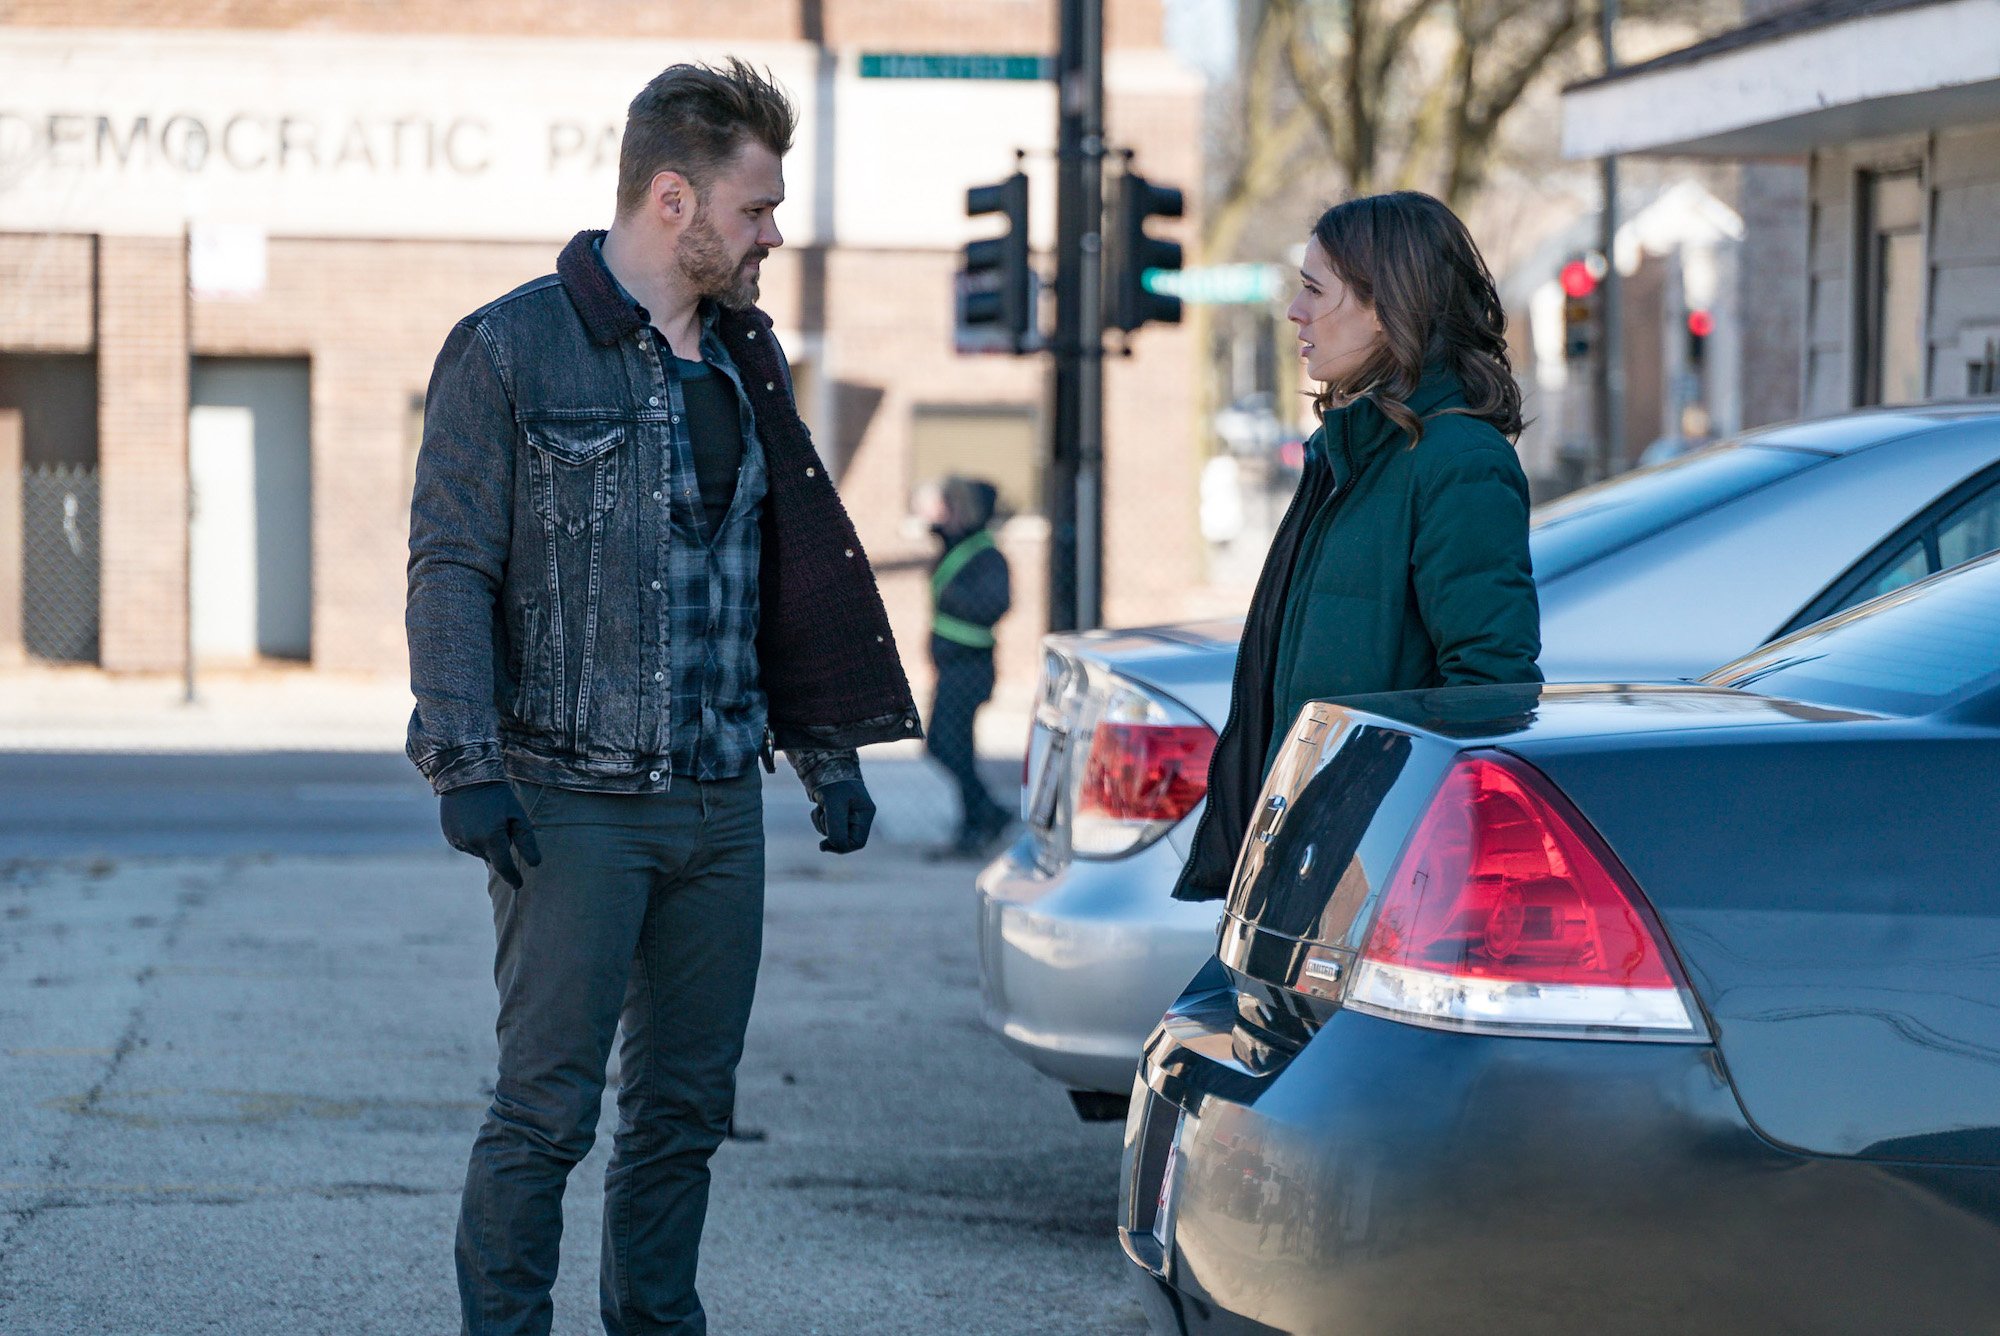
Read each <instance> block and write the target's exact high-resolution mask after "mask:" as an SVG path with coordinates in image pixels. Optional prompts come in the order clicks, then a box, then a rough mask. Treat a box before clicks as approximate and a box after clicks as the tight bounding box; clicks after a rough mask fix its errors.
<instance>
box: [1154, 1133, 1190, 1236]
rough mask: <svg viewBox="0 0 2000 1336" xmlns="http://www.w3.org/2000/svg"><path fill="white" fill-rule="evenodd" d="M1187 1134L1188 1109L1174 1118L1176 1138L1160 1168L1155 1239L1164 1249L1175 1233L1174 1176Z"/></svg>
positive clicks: (1155, 1210)
mask: <svg viewBox="0 0 2000 1336" xmlns="http://www.w3.org/2000/svg"><path fill="white" fill-rule="evenodd" d="M1186 1135H1187V1111H1186V1110H1185V1109H1183V1110H1181V1111H1180V1112H1179V1113H1178V1114H1177V1115H1176V1116H1175V1118H1174V1139H1173V1140H1172V1141H1171V1142H1169V1143H1168V1145H1167V1162H1166V1165H1165V1166H1164V1167H1162V1168H1161V1170H1160V1200H1159V1201H1158V1203H1157V1204H1156V1205H1155V1207H1154V1209H1153V1239H1154V1241H1155V1242H1157V1243H1158V1244H1159V1245H1160V1247H1161V1248H1162V1249H1164V1248H1166V1246H1167V1240H1168V1239H1169V1238H1170V1237H1171V1236H1172V1234H1173V1221H1172V1219H1171V1217H1170V1213H1171V1212H1172V1210H1173V1204H1174V1176H1175V1175H1176V1174H1177V1173H1178V1172H1179V1171H1180V1167H1181V1138H1182V1137H1184V1136H1186Z"/></svg>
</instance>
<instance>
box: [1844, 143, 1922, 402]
mask: <svg viewBox="0 0 2000 1336" xmlns="http://www.w3.org/2000/svg"><path fill="white" fill-rule="evenodd" d="M1860 197H1861V205H1862V207H1861V236H1860V241H1861V255H1860V265H1859V275H1860V279H1861V282H1860V285H1859V291H1860V296H1861V303H1860V312H1859V314H1860V317H1861V330H1860V333H1861V337H1860V338H1859V339H1858V340H1857V341H1856V343H1857V346H1858V348H1859V350H1860V354H1861V356H1860V366H1859V373H1860V374H1859V386H1860V390H1861V393H1860V397H1859V402H1860V403H1862V404H1908V403H1916V402H1918V401H1920V400H1921V399H1923V397H1924V371H1925V356H1924V298H1925V287H1926V280H1927V278H1928V275H1929V272H1930V268H1929V265H1928V263H1927V262H1926V259H1925V255H1924V187H1923V180H1922V177H1921V176H1920V175H1919V174H1918V173H1917V172H1916V171H1915V170H1910V171H1900V172H1870V173H1866V174H1864V175H1863V176H1862V178H1861V191H1860Z"/></svg>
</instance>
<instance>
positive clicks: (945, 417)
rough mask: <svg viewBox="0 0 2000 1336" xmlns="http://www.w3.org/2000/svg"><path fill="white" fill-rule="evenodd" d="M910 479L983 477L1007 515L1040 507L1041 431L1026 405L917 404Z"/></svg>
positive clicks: (917, 483)
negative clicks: (995, 493) (991, 485)
mask: <svg viewBox="0 0 2000 1336" xmlns="http://www.w3.org/2000/svg"><path fill="white" fill-rule="evenodd" d="M910 438H911V439H910V473H911V477H910V482H911V484H912V485H913V486H922V485H923V484H925V483H931V482H936V481H938V480H939V479H941V478H944V477H946V476H948V475H950V474H958V475H960V476H962V477H967V478H981V479H984V480H985V481H987V482H990V483H992V484H993V486H994V487H995V488H996V489H997V490H998V491H999V493H1000V509H1001V512H1002V513H1003V514H1009V515H1039V514H1041V512H1042V448H1041V434H1040V432H1039V431H1038V430H1037V428H1036V423H1035V410H1034V409H1033V408H1031V407H1028V406H1027V405H1024V404H919V405H917V406H916V410H915V412H914V414H913V415H912V418H911V423H910Z"/></svg>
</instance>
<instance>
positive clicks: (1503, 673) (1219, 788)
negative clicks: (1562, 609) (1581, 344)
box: [1174, 370, 1541, 900]
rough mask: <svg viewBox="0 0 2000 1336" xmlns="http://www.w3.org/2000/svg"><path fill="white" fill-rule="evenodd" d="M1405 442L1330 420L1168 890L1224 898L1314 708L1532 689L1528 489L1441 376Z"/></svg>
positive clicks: (1276, 542) (1318, 436)
mask: <svg viewBox="0 0 2000 1336" xmlns="http://www.w3.org/2000/svg"><path fill="white" fill-rule="evenodd" d="M1409 406H1410V408H1411V410H1412V411H1414V412H1415V413H1416V414H1417V416H1418V417H1419V418H1420V419H1421V420H1422V421H1423V424H1424V430H1423V436H1422V438H1421V439H1420V440H1418V441H1417V442H1416V443H1415V444H1412V443H1411V441H1410V439H1409V436H1408V434H1407V433H1406V432H1404V431H1403V430H1402V429H1401V428H1399V427H1398V426H1396V424H1395V423H1394V422H1392V421H1390V420H1389V418H1388V417H1387V416H1386V415H1385V414H1383V412H1382V411H1381V410H1380V409H1379V408H1377V407H1376V406H1375V404H1374V402H1373V401H1372V400H1369V399H1365V398H1364V399H1358V400H1356V401H1355V402H1353V403H1351V404H1349V405H1347V406H1346V407H1344V408H1340V409H1336V410H1334V411H1333V412H1330V413H1328V414H1327V415H1326V418H1325V421H1324V422H1323V424H1322V425H1321V427H1320V429H1319V431H1317V432H1315V433H1314V434H1313V438H1312V440H1311V441H1310V442H1308V443H1307V465H1306V473H1305V477H1304V478H1303V479H1302V480H1301V481H1300V484H1299V494H1298V497H1297V498H1296V499H1295V500H1294V503H1293V506H1292V511H1291V513H1290V514H1288V515H1287V516H1286V519H1285V522H1284V523H1283V524H1282V525H1281V526H1280V527H1279V531H1278V534H1277V536H1276V537H1275V538H1274V539H1273V541H1272V544H1271V555H1270V557H1269V558H1268V559H1267V562H1266V565H1265V570H1264V575H1263V578H1262V579H1261V580H1260V581H1259V584H1258V590H1257V594H1256V596H1255V597H1254V599H1253V600H1252V603H1251V607H1250V613H1249V619H1248V621H1247V622H1246V624H1245V626H1244V635H1243V643H1242V648H1241V650H1240V651H1239V653H1238V658H1237V667H1236V681H1235V691H1234V698H1233V700H1232V703H1231V705H1230V716H1229V722H1228V724H1226V725H1225V726H1224V729H1223V733H1222V738H1221V740H1220V741H1219V742H1218V744H1217V746H1216V750H1215V758H1214V760H1213V762H1211V765H1210V771H1209V793H1208V809H1207V811H1206V813H1205V814H1204V815H1203V817H1202V820H1201V825H1200V827H1199V828H1198V829H1197V831H1196V833H1195V841H1194V847H1193V849H1192V850H1191V851H1190V856H1189V859H1188V864H1187V867H1186V869H1185V870H1184V871H1183V873H1182V876H1181V880H1180V882H1179V884H1178V885H1177V886H1176V887H1175V890H1174V894H1175V895H1176V896H1177V897H1179V898H1181V899H1196V900H1205V899H1214V898H1218V897H1220V896H1222V895H1224V894H1226V893H1227V890H1228V879H1229V875H1230V870H1231V869H1232V868H1233V867H1234V865H1235V862H1236V851H1237V846H1238V845H1239V844H1240V843H1241V842H1242V839H1243V835H1244V832H1245V831H1246V830H1247V829H1248V826H1249V814H1250V807H1251V805H1252V804H1253V803H1254V802H1255V801H1256V797H1257V792H1258V790H1259V789H1260V788H1261V787H1262V785H1263V781H1264V775H1265V772H1266V770H1267V769H1268V767H1269V765H1270V762H1271V760H1272V759H1273V758H1274V757H1275V756H1276V753H1277V748H1278V745H1279V743H1280V742H1281V741H1282V740H1283V737H1284V733H1285V730H1286V729H1287V728H1289V727H1290V725H1291V723H1292V721H1293V720H1294V719H1295V718H1297V716H1298V712H1299V710H1300V708H1301V707H1303V706H1304V705H1305V704H1306V702H1308V701H1312V700H1319V699H1324V698H1327V697H1341V696H1358V695H1365V694H1368V693H1372V692H1378V691H1412V690H1419V689H1422V688H1427V687H1439V686H1469V685H1474V684H1479V683H1488V682H1538V681H1540V680H1541V672H1540V670H1539V669H1537V668H1536V666H1535V657H1536V655H1538V654H1539V653H1540V652H1541V618H1540V611H1539V608H1538V606H1537V604H1536V601H1535V584H1534V575H1533V571H1532V569H1531V567H1530V564H1529V558H1528V480H1527V477H1526V475H1525V474H1523V473H1522V471H1521V464H1520V460H1519V459H1518V458H1517V457H1516V455H1515V453H1514V447H1513V446H1512V445H1511V444H1510V443H1509V442H1508V440H1507V438H1506V437H1504V436H1502V435H1501V434H1500V432H1499V431H1498V430H1496V429H1495V428H1494V427H1493V426H1492V425H1491V424H1490V423H1487V422H1485V421H1483V420H1482V419H1479V418H1474V417H1470V416H1467V415H1466V414H1464V413H1462V412H1459V413H1454V412H1452V411H1451V410H1452V409H1455V408H1456V409H1463V408H1464V407H1465V399H1464V396H1463V395H1462V394H1461V392H1460V390H1459V386H1458V383H1457V382H1456V380H1454V379H1453V378H1452V377H1451V376H1450V375H1449V374H1448V373H1446V372H1444V371H1442V370H1437V371H1433V372H1432V373H1431V374H1430V375H1427V376H1426V377H1425V378H1424V380H1423V382H1422V383H1421V384H1420V385H1419V386H1418V387H1417V392H1416V393H1415V394H1414V395H1412V396H1411V397H1410V400H1409Z"/></svg>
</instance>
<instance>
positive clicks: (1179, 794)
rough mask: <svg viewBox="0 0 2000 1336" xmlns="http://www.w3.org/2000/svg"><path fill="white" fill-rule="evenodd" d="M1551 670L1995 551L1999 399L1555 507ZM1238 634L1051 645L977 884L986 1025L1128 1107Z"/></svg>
mask: <svg viewBox="0 0 2000 1336" xmlns="http://www.w3.org/2000/svg"><path fill="white" fill-rule="evenodd" d="M1533 526H1534V527H1533V530H1532V532H1531V535H1530V540H1529V541H1530V544H1531V546H1532V548H1533V551H1534V561H1535V579H1536V584H1537V586H1538V589H1539V592H1540V596H1541V604H1542V636H1543V645H1544V648H1543V653H1542V660H1541V662H1542V668H1543V671H1544V673H1545V675H1546V676H1547V677H1548V678H1549V679H1550V680H1551V681H1661V680H1670V679H1673V678H1677V677H1693V676H1696V675H1698V674H1700V673H1703V672H1706V671H1707V670H1708V669H1710V668H1713V667H1714V666H1715V665H1717V664H1719V663H1726V662H1728V661H1729V660H1730V659H1733V658H1735V657H1736V656H1737V655H1739V654H1742V653H1744V652H1746V651H1748V650H1750V649H1753V648H1755V647H1756V646H1758V645H1760V644H1762V643H1764V642H1765V641H1767V640H1769V639H1771V638H1772V637H1773V636H1777V635H1781V634H1783V633H1785V632H1786V631H1789V630H1792V629H1794V628H1796V627H1799V626H1803V625H1805V624H1807V623H1808V622H1812V621H1816V620H1818V619H1819V618H1821V617H1824V616H1826V615H1828V614H1830V613H1833V612H1837V611H1839V610H1840V609H1842V608H1845V607H1851V606H1853V605H1854V604H1856V603H1859V602H1861V601H1863V600H1864V599H1867V598H1869V597H1872V596H1873V595H1875V594H1878V593H1881V592H1883V591H1885V590H1889V589H1894V588H1897V587H1899V586H1901V585H1905V584H1909V583H1910V582H1912V581H1914V580H1918V579H1921V578H1922V577H1924V576H1925V575H1928V574H1929V573H1931V572H1933V571H1938V570H1942V569H1944V568H1946V567H1948V566H1953V565H1956V564H1958V563H1959V562H1962V561H1965V560H1967V559H1968V558H1971V557H1975V556H1978V555H1980V554H1981V553H1985V552H1990V551H1993V550H1994V549H1995V548H2000V404H1996V403H1994V402H1992V401H1987V402H1985V403H1983V404H1960V405H1925V406H1922V407H1916V408H1897V409H1881V410H1870V411H1866V412H1859V413H1850V414H1845V415H1842V416H1840V417H1835V418H1827V419H1825V420H1822V421H1817V422H1804V423H1795V424H1792V425H1789V426H1785V427H1779V428H1775V429H1773V430H1770V431H1765V432H1759V433H1756V434H1754V435H1751V436H1748V437H1745V438H1744V439H1743V440H1741V441H1739V442H1734V443H1730V444H1726V445H1722V446H1719V447H1717V448H1714V449H1711V450H1708V451H1704V452H1702V453H1700V454H1695V455H1690V456H1686V457H1683V458H1681V459H1677V460H1674V461H1672V462H1670V463H1667V464H1663V465H1660V466H1658V467H1656V468H1652V469H1646V470H1642V471H1640V472H1638V473H1632V474H1627V475H1625V476H1624V477H1621V478H1618V479H1616V480H1614V481H1612V482H1609V483H1605V484H1603V485H1601V486H1598V487H1593V488H1590V489H1587V490H1585V491H1581V492H1578V493H1575V494H1573V495H1571V496H1568V497H1565V498H1563V499H1561V500H1559V501H1556V502H1554V503H1552V504H1550V505H1545V506H1542V507H1539V508H1538V509H1537V510H1536V512H1535V515H1534V521H1533ZM1236 630H1237V628H1236V627H1235V626H1233V625H1230V624H1206V625H1201V626H1187V627H1163V628H1154V629H1148V630H1137V631H1102V632H1091V633H1087V634H1083V635H1066V636H1051V637H1049V638H1048V640H1047V641H1046V642H1045V647H1044V648H1045V654H1044V663H1045V666H1044V670H1043V678H1042V686H1041V692H1040V696H1039V702H1040V703H1039V705H1038V708H1037V712H1036V716H1035V724H1034V730H1033V737H1032V740H1031V751H1030V762H1031V764H1030V770H1029V775H1028V786H1027V794H1028V811H1027V817H1028V822H1027V830H1026V832H1025V834H1024V835H1023V837H1022V838H1021V839H1020V840H1019V841H1018V842H1017V843H1016V844H1015V845H1014V846H1013V847H1012V848H1010V849H1008V850H1007V851H1006V852H1005V853H1004V854H1002V855H1001V856H1000V857H999V858H998V859H996V860H995V861H994V862H993V863H992V865H991V866H989V867H988V868H987V869H986V870H985V871H984V872H983V873H982V874H981V876H980V878H979V892H978V893H979V925H980V946H981V953H980V974H981V981H982V983H983V985H984V990H985V1016H986V1021H987V1024H988V1025H990V1026H991V1027H992V1028H993V1029H994V1030H995V1031H997V1032H998V1033H999V1034H1000V1036H1001V1037H1002V1038H1003V1039H1004V1040H1005V1041H1006V1042H1007V1044H1008V1045H1009V1047H1010V1048H1012V1049H1013V1050H1014V1051H1015V1052H1016V1053H1018V1054H1019V1055H1020V1056H1022V1057H1023V1058H1024V1059H1026V1060H1027V1061H1028V1062H1030V1063H1032V1064H1033V1065H1034V1066H1035V1067H1037V1068H1039V1069H1040V1070H1042V1071H1044V1072H1046V1073H1048V1074H1049V1075H1051V1076H1053V1077H1055V1078H1056V1079H1057V1080H1060V1081H1062V1082H1063V1083H1064V1084H1065V1085H1067V1086H1069V1087H1070V1088H1071V1089H1072V1090H1075V1091H1077V1092H1078V1098H1077V1103H1078V1107H1079V1109H1080V1110H1083V1111H1084V1112H1086V1114H1090V1113H1099V1114H1103V1113H1113V1112H1115V1111H1117V1110H1119V1109H1120V1108H1122V1104H1123V1101H1124V1094H1125V1091H1126V1090H1127V1089H1128V1088H1129V1086H1130V1083H1131V1075H1132V1069H1133V1064H1134V1063H1135V1062H1136V1061H1137V1058H1138V1054H1139V1045H1140V1042H1141V1041H1142V1040H1143V1039H1144V1038H1145V1034H1146V1031H1147V1030H1148V1029H1149V1028H1150V1027H1151V1025H1152V1023H1153V1021H1154V1019H1156V1018H1157V1017H1158V1016H1159V1014H1160V1010H1161V1009H1162V1008H1163V1007H1164V1006H1165V1005H1166V1004H1167V1002H1168V1001H1169V1000H1171V999H1172V997H1173V996H1174V994H1175V992H1176V991H1177V990H1178V989H1179V988H1180V986H1181V985H1182V984H1183V983H1185V982H1186V980H1187V977H1188V975H1189V974H1191V973H1193V971H1194V969H1195V968H1196V967H1197V966H1198V965H1199V964H1200V963H1201V962H1202V960H1204V959H1206V958H1207V956H1208V954H1209V952H1210V951H1211V950H1212V949H1213V947H1214V944H1215V926H1216V906H1214V905H1202V904H1181V903H1177V902H1175V901H1173V900H1170V899H1168V898H1167V890H1168V888H1169V887H1171V886H1172V884H1173V882H1174V878H1175V877H1176V876H1177V875H1178V873H1179V871H1180V866H1181V862H1182V860H1183V858H1184V857H1185V854H1186V841H1187V839H1188V836H1189V834H1190V833H1191V831H1192V828H1193V821H1194V813H1195V812H1196V811H1197V810H1198V808H1199V804H1200V802H1201V798H1202V795H1203V786H1204V785H1205V783H1206V780H1207V758H1208V753H1209V749H1210V748H1211V747H1212V746H1213V743H1214V734H1215V730H1216V729H1218V728H1220V727H1221V724H1222V719H1223V716H1224V714H1225V713H1226V712H1227V710H1228V707H1229V679H1230V673H1231V670H1232V668H1233V666H1234V663H1235V654H1236V645H1235V635H1236Z"/></svg>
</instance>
